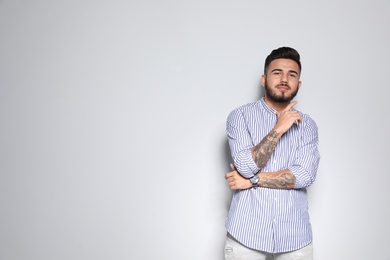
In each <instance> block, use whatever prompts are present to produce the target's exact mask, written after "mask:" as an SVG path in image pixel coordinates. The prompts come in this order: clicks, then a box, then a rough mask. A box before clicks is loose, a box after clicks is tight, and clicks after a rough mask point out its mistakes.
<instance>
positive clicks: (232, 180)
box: [225, 164, 295, 190]
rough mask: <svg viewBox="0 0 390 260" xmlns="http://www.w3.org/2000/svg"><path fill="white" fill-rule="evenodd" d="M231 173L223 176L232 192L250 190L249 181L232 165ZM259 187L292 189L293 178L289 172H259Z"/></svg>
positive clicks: (293, 184)
mask: <svg viewBox="0 0 390 260" xmlns="http://www.w3.org/2000/svg"><path fill="white" fill-rule="evenodd" d="M230 168H232V171H231V172H228V173H227V174H226V175H225V178H226V181H227V182H228V184H229V187H230V188H231V189H232V190H244V189H249V188H252V184H251V182H250V181H249V179H246V178H244V177H242V176H241V175H240V174H239V173H238V171H237V170H236V168H235V167H234V165H233V164H230ZM257 175H259V179H260V180H259V186H261V187H266V188H272V189H293V188H294V186H295V176H294V174H292V173H291V171H290V170H288V169H286V170H282V171H278V172H259V173H258V174H257Z"/></svg>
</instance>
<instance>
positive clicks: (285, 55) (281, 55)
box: [264, 47, 302, 74]
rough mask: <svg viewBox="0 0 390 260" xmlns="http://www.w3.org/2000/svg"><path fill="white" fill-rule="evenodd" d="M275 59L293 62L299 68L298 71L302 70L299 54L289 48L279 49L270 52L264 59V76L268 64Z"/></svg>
mask: <svg viewBox="0 0 390 260" xmlns="http://www.w3.org/2000/svg"><path fill="white" fill-rule="evenodd" d="M276 59H290V60H293V61H295V62H296V63H297V64H298V66H299V71H301V70H302V65H301V60H300V55H299V53H298V52H297V51H296V50H295V49H293V48H291V47H280V48H278V49H275V50H273V51H272V52H271V54H270V55H268V56H267V58H266V59H265V64H264V74H266V73H267V69H268V66H269V64H270V63H271V62H272V61H273V60H276Z"/></svg>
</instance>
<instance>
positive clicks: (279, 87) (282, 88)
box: [276, 85, 290, 90]
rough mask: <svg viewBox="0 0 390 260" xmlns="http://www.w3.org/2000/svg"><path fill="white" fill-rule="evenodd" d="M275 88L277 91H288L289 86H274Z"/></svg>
mask: <svg viewBox="0 0 390 260" xmlns="http://www.w3.org/2000/svg"><path fill="white" fill-rule="evenodd" d="M276 88H277V89H279V90H289V89H290V88H289V86H286V85H278V86H276Z"/></svg>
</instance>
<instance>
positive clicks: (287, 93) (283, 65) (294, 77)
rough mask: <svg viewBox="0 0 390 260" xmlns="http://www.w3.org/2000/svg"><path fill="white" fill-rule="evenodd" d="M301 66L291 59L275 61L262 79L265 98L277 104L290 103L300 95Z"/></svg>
mask: <svg viewBox="0 0 390 260" xmlns="http://www.w3.org/2000/svg"><path fill="white" fill-rule="evenodd" d="M299 73H300V70H299V66H298V64H297V63H296V62H295V61H293V60H290V59H276V60H273V61H272V62H271V63H270V65H269V66H268V69H267V71H266V75H263V76H262V77H261V81H262V84H263V86H264V87H265V96H266V98H268V99H269V100H270V101H273V102H275V103H289V102H290V101H291V100H292V99H293V98H294V97H295V96H296V95H297V93H298V89H299V87H300V86H301V82H300V81H299Z"/></svg>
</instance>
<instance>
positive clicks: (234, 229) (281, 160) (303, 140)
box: [225, 97, 320, 253]
mask: <svg viewBox="0 0 390 260" xmlns="http://www.w3.org/2000/svg"><path fill="white" fill-rule="evenodd" d="M299 113H300V115H301V117H302V123H298V122H295V123H294V124H293V125H292V126H291V128H290V129H289V130H288V131H287V132H286V133H285V134H283V136H282V137H281V138H280V140H279V141H278V143H277V146H276V148H275V151H274V152H273V154H272V156H271V158H270V159H269V161H268V162H267V164H266V166H264V168H262V169H259V168H258V167H257V166H256V163H255V162H254V160H253V158H252V154H251V151H250V149H251V148H252V147H254V146H255V145H257V144H258V143H260V141H261V140H262V139H263V138H264V137H265V136H266V135H267V134H268V133H269V132H270V131H271V130H272V129H273V127H274V126H275V125H276V122H277V115H276V111H275V110H273V109H272V108H270V107H269V106H267V104H266V103H265V102H264V97H263V98H261V99H260V100H259V101H257V102H253V103H249V104H247V105H244V106H241V107H239V108H237V109H235V110H233V111H232V112H231V113H230V114H229V116H228V118H227V124H226V133H227V136H228V140H229V146H230V150H231V154H232V158H233V162H234V165H235V166H236V168H237V170H238V171H239V172H240V174H241V175H243V176H244V177H245V178H250V177H252V176H253V175H255V174H256V173H258V172H259V171H260V172H276V171H279V170H283V169H289V170H290V171H291V172H292V173H293V174H294V176H295V178H296V183H295V188H294V189H290V190H282V189H270V188H263V187H258V188H256V189H253V188H251V189H246V190H236V191H234V192H233V197H232V202H231V205H230V209H229V214H228V217H227V219H226V223H225V225H226V229H227V231H228V232H229V233H230V234H231V235H232V236H233V237H234V238H235V239H236V240H238V241H239V242H240V243H242V244H243V245H245V246H247V247H249V248H253V249H256V250H260V251H265V252H268V253H281V252H288V251H294V250H297V249H300V248H302V247H304V246H306V245H308V244H310V243H311V241H312V230H311V224H310V219H309V214H308V201H307V192H306V187H308V186H310V185H311V184H312V183H313V182H314V180H315V178H316V173H317V169H318V164H319V161H320V155H319V152H318V149H317V146H318V129H317V125H316V123H315V122H314V120H313V119H311V118H310V117H309V116H308V115H306V114H303V113H301V112H299Z"/></svg>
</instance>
